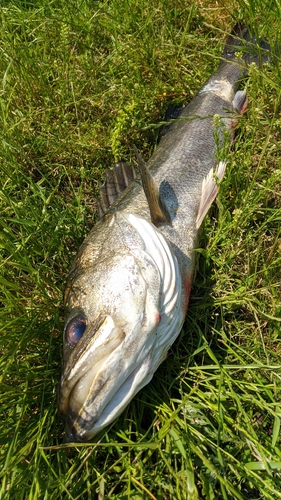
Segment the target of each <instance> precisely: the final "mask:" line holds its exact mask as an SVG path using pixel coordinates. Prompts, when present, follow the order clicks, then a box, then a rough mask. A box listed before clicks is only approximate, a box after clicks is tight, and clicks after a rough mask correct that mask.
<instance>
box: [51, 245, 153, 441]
mask: <svg viewBox="0 0 281 500" xmlns="http://www.w3.org/2000/svg"><path fill="white" fill-rule="evenodd" d="M148 284H149V285H148ZM159 288H160V276H159V270H158V268H157V266H156V264H155V262H154V260H153V259H152V258H150V256H149V255H148V254H147V253H146V252H144V251H142V250H141V249H139V250H138V253H137V256H136V255H134V253H130V252H127V251H126V252H125V253H120V252H118V254H116V255H113V254H111V256H110V259H109V258H108V259H104V260H103V259H100V260H99V261H98V263H96V262H95V265H94V267H93V268H92V269H89V268H87V269H85V268H84V267H83V266H82V268H81V266H80V265H79V262H78V264H77V265H76V266H74V270H73V272H72V273H71V275H70V278H69V281H68V283H67V287H66V292H65V306H66V322H65V328H64V337H63V372H62V377H61V383H60V389H59V410H60V412H61V414H62V415H63V416H64V417H65V418H66V435H67V439H68V441H85V440H89V439H91V438H92V437H93V436H94V435H96V434H97V433H98V432H99V431H100V430H102V429H103V428H104V427H105V426H107V425H108V424H109V423H111V422H112V421H114V420H115V418H116V417H117V416H118V415H119V414H120V413H121V412H122V411H123V409H124V408H125V407H126V406H127V404H128V403H129V401H130V400H131V399H132V398H133V397H134V395H135V394H136V393H137V392H138V391H139V390H140V389H141V388H142V387H143V386H144V385H146V384H147V383H148V382H149V381H150V380H151V378H152V376H153V373H154V371H155V369H153V368H152V365H153V363H152V358H153V356H154V354H155V353H154V345H155V339H156V336H157V327H158V325H159V322H160V310H159V300H160V297H159V295H160V294H159ZM158 364H159V363H158Z"/></svg>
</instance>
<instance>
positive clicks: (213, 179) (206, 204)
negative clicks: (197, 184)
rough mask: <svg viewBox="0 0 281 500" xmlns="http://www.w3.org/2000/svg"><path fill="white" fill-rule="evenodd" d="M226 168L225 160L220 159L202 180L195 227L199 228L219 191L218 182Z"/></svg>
mask: <svg viewBox="0 0 281 500" xmlns="http://www.w3.org/2000/svg"><path fill="white" fill-rule="evenodd" d="M225 168H226V161H220V162H219V164H218V166H217V168H216V170H215V171H214V169H213V168H211V169H210V171H209V173H208V174H207V175H206V177H204V179H203V182H202V194H201V200H200V205H199V210H198V214H197V218H196V227H197V229H199V227H200V226H201V224H202V222H203V219H204V217H205V215H206V214H207V212H208V210H209V208H210V206H211V205H212V203H213V201H214V199H215V198H216V196H217V194H218V191H219V182H220V181H221V180H222V179H223V176H224V173H225Z"/></svg>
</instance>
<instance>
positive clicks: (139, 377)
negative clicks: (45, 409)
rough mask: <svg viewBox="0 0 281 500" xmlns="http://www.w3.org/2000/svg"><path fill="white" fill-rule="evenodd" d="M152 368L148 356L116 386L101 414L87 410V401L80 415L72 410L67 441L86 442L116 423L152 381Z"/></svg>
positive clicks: (68, 417) (67, 426)
mask: <svg viewBox="0 0 281 500" xmlns="http://www.w3.org/2000/svg"><path fill="white" fill-rule="evenodd" d="M150 367H151V355H150V354H148V355H147V356H146V358H145V359H144V360H143V361H141V362H140V363H139V365H138V366H137V367H136V368H134V369H133V370H132V371H131V373H130V374H129V375H128V376H127V378H126V379H125V380H124V381H123V382H121V384H120V385H119V387H118V386H117V388H116V385H114V389H115V392H114V394H113V395H111V396H112V397H111V399H110V400H109V401H108V402H107V404H105V405H103V409H102V410H101V411H100V412H99V414H96V415H94V414H93V413H92V412H91V410H90V408H88V409H87V401H86V402H85V404H84V405H83V408H81V410H80V411H79V412H78V413H77V412H75V411H74V410H73V409H70V410H69V411H68V414H67V420H66V440H67V441H68V442H85V441H87V440H90V439H92V438H93V437H94V436H95V435H96V434H98V433H99V432H100V431H101V430H102V429H103V428H104V427H106V426H108V425H109V424H110V423H111V422H112V421H114V420H115V419H116V418H117V417H118V416H119V415H120V414H121V413H122V411H123V410H124V408H125V407H126V406H127V405H128V403H129V402H130V401H131V400H132V399H133V397H134V396H135V394H136V393H137V392H138V391H139V390H140V389H142V387H144V386H145V385H146V384H148V383H149V382H150V381H151V379H152V376H153V371H151V370H150ZM91 399H92V398H91ZM106 399H108V398H106Z"/></svg>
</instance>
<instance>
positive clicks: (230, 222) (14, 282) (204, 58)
mask: <svg viewBox="0 0 281 500" xmlns="http://www.w3.org/2000/svg"><path fill="white" fill-rule="evenodd" d="M238 19H242V20H244V21H245V22H246V23H247V24H248V25H249V26H250V27H251V28H252V30H253V32H254V33H256V35H257V36H262V37H264V38H267V39H268V40H269V42H270V44H271V46H272V50H273V51H274V54H273V55H272V58H271V64H270V66H269V65H266V66H264V67H262V68H260V69H256V68H251V71H250V77H249V79H248V80H247V81H246V82H245V85H246V87H247V92H248V97H249V105H248V110H247V111H246V113H245V115H244V116H243V117H242V118H241V121H240V124H239V127H238V130H237V136H236V140H235V143H234V145H233V148H232V151H231V152H230V153H229V158H228V169H227V174H226V177H225V179H224V181H223V183H222V185H221V190H220V194H219V197H218V200H217V202H216V203H215V204H214V206H213V207H212V209H211V211H210V213H209V215H208V216H207V218H206V220H205V222H204V228H203V231H202V236H201V242H200V249H198V256H200V259H199V261H198V266H197V267H198V269H197V275H196V280H195V283H194V286H193V292H192V296H191V300H190V308H189V314H188V316H187V319H186V323H185V326H184V329H183V331H182V333H181V335H180V337H179V339H178V340H177V341H176V343H175V344H174V346H173V347H172V349H171V351H170V353H169V357H168V359H167V360H166V361H165V363H163V365H161V367H160V368H159V370H158V371H157V373H156V374H155V376H154V378H153V381H152V382H151V383H150V384H149V385H148V386H147V387H146V388H145V389H143V390H142V391H141V392H140V393H139V394H138V395H137V396H136V398H135V399H134V400H133V401H132V403H131V404H130V405H129V407H128V408H127V409H126V411H125V412H124V414H123V415H122V416H121V417H120V418H119V419H118V420H117V422H116V423H115V424H114V425H112V426H111V427H110V428H108V429H106V430H105V431H103V433H102V434H101V435H100V436H98V437H97V438H96V439H94V441H93V443H88V444H85V445H84V444H83V445H65V437H64V427H63V423H62V422H61V421H60V419H59V417H58V415H57V409H56V406H57V401H56V399H57V395H56V387H57V382H58V380H59V375H60V364H61V347H62V342H61V330H62V325H63V310H62V305H61V304H62V292H63V288H64V283H65V280H66V277H67V273H68V271H69V269H70V265H71V262H72V259H73V257H74V255H75V253H76V251H77V249H78V247H79V244H80V243H81V242H82V240H83V238H84V236H85V235H86V234H87V233H88V231H89V229H90V227H92V225H93V224H94V222H95V220H96V217H97V214H96V204H95V195H96V194H97V188H98V183H99V181H100V180H102V179H103V178H104V172H105V168H106V167H110V166H111V165H112V163H113V162H114V160H116V159H119V158H123V159H127V160H130V159H131V157H132V156H133V149H132V144H134V143H135V144H137V147H138V149H139V150H140V151H141V152H142V154H143V155H144V156H145V157H149V155H150V154H151V152H152V151H153V149H154V147H155V144H156V142H157V136H158V132H159V127H158V126H157V124H158V123H159V122H161V121H163V117H164V113H165V110H166V109H167V107H168V105H169V104H170V103H173V104H182V103H184V102H186V101H189V100H190V99H192V97H193V96H194V95H195V93H196V92H197V91H198V89H199V88H200V86H201V85H202V84H203V83H204V81H205V80H206V79H207V77H208V76H209V75H210V74H211V72H212V71H213V70H214V69H215V68H216V65H217V61H218V58H219V56H220V54H221V51H222V46H223V40H224V39H225V35H226V34H227V33H228V32H229V30H230V29H231V27H232V26H233V24H234V23H235V22H236V21H237V20H238ZM280 25H281V11H280V5H279V3H278V2H277V1H273V2H261V1H260V0H259V1H249V2H247V3H246V2H243V1H237V2H236V3H235V4H234V3H233V2H222V3H221V4H220V3H218V2H213V3H210V2H199V1H197V2H196V1H190V2H186V1H183V0H170V1H168V2H162V1H160V0H152V1H150V2H148V1H147V0H140V1H139V2H135V1H131V0H126V1H120V0H113V1H111V2H90V1H88V0H87V1H83V0H81V1H78V0H72V1H68V2H58V1H55V0H54V1H51V2H47V1H46V0H38V1H36V0H34V1H33V2H32V1H27V0H26V1H19V0H18V1H16V0H14V1H3V2H2V3H1V32H0V50H1V58H0V67H1V79H0V120H1V136H0V137H1V146H0V162H1V178H0V207H1V214H2V217H1V221H0V227H1V231H0V289H1V308H0V330H1V333H2V335H1V343H0V352H1V358H0V365H1V366H0V373H1V394H0V397H1V428H0V444H1V447H0V456H1V470H0V476H1V481H0V498H10V499H22V500H26V499H32V500H33V499H41V498H42V499H43V498H48V499H49V498H53V499H56V500H57V499H58V498H69V499H78V498H79V499H85V498H99V500H101V499H103V498H104V499H107V498H113V499H114V498H116V499H118V500H121V499H125V498H130V499H134V500H137V499H149V498H151V499H157V500H158V499H159V500H160V499H164V500H174V499H178V500H181V499H189V500H195V499H199V498H200V499H201V498H203V499H207V500H216V499H221V498H222V499H232V498H236V499H244V498H247V499H249V498H255V499H277V498H281V488H280V485H281V448H280V421H281V407H280V390H281V380H280V377H281V361H280V359H281V356H280V354H281V347H280V345H281V344H280V319H281V314H280V313H281V302H280V272H281V265H280V264H281V257H280V255H281V252H280V250H281V239H280V220H281V203H280V191H281V189H280V188H281V173H280V172H281V170H280V130H281V121H280V88H281V75H280V55H278V54H279V52H278V50H279V49H278V48H279V47H280V46H281V45H280ZM98 495H99V497H98Z"/></svg>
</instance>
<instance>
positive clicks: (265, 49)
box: [223, 22, 270, 66]
mask: <svg viewBox="0 0 281 500" xmlns="http://www.w3.org/2000/svg"><path fill="white" fill-rule="evenodd" d="M239 52H240V53H241V55H242V59H243V60H244V61H245V63H246V64H247V65H248V64H251V63H252V62H254V63H256V64H257V65H259V66H260V65H261V64H263V63H265V62H267V61H268V60H269V54H270V45H269V44H268V43H267V42H265V41H264V40H262V39H261V38H257V37H256V36H251V34H250V32H249V30H248V28H247V26H246V25H245V24H241V23H239V22H238V23H236V25H235V26H234V28H233V30H232V32H231V34H230V35H229V36H228V37H227V40H226V43H225V47H224V52H223V60H227V61H234V60H235V59H237V55H236V54H237V53H239Z"/></svg>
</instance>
